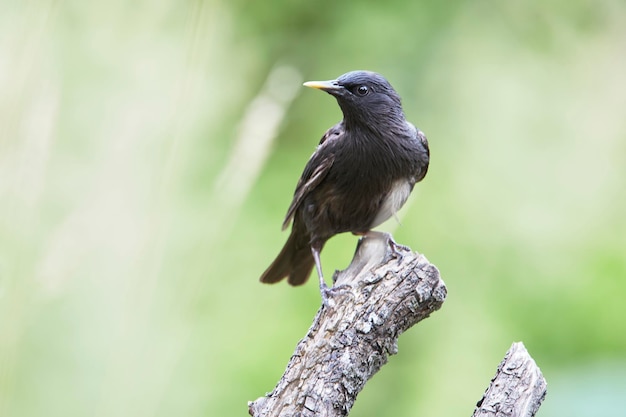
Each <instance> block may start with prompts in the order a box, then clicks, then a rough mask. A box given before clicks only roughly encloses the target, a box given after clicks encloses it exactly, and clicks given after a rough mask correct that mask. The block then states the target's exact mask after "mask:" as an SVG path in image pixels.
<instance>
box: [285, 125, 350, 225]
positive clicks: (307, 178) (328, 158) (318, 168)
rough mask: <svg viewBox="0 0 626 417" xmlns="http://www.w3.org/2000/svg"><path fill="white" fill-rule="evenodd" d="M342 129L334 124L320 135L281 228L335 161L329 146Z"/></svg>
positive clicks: (324, 176)
mask: <svg viewBox="0 0 626 417" xmlns="http://www.w3.org/2000/svg"><path fill="white" fill-rule="evenodd" d="M342 130H343V129H341V127H340V125H336V126H333V127H332V128H330V129H328V131H327V132H326V133H325V134H324V136H322V140H320V144H319V146H318V147H317V150H316V151H315V152H314V153H313V155H311V158H310V159H309V162H308V163H307V164H306V166H305V167H304V172H303V173H302V176H301V177H300V179H299V180H298V185H296V191H295V192H294V195H293V200H292V201H291V205H290V206H289V209H288V210H287V215H286V216H285V221H284V222H283V230H285V229H286V228H287V226H289V223H290V222H291V220H292V219H293V216H294V214H295V212H296V210H297V209H298V207H300V204H301V203H302V201H304V198H305V197H306V196H307V195H308V194H309V193H310V192H311V191H312V190H313V189H315V187H317V186H318V185H319V184H320V182H322V181H323V180H324V178H326V175H327V174H328V171H330V168H331V167H332V166H333V162H334V161H335V154H334V152H332V151H330V148H331V147H332V144H333V142H335V140H337V139H339V136H341V132H342Z"/></svg>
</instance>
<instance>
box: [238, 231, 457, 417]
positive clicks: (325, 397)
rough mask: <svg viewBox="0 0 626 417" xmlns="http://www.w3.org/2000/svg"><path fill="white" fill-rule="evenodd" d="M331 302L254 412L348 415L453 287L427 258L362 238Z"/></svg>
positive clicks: (262, 416) (263, 415) (257, 416)
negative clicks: (407, 335) (405, 336)
mask: <svg viewBox="0 0 626 417" xmlns="http://www.w3.org/2000/svg"><path fill="white" fill-rule="evenodd" d="M329 297H330V301H329V306H327V307H324V306H323V307H322V308H321V309H320V310H319V311H318V313H317V315H316V317H315V319H314V321H313V324H312V325H311V328H310V329H309V331H308V333H307V335H306V336H305V337H304V339H302V340H301V341H300V343H299V344H298V346H297V347H296V350H295V352H294V354H293V356H292V357H291V360H290V361H289V364H288V365H287V369H286V371H285V373H284V374H283V376H282V378H281V380H280V381H279V382H278V384H277V385H276V388H274V390H273V391H272V392H271V393H269V394H267V396H265V397H261V398H259V399H257V400H256V401H253V402H250V403H249V404H248V406H249V412H250V415H252V416H254V417H269V416H299V417H306V416H346V415H348V412H349V411H350V408H351V407H352V405H353V404H354V401H355V399H356V396H357V394H358V393H359V392H360V391H361V390H362V389H363V387H364V385H365V383H366V382H367V381H368V380H369V379H370V378H371V377H372V375H374V374H375V373H376V372H377V371H378V370H379V369H380V367H381V366H382V365H384V364H385V363H386V362H387V358H388V356H389V355H392V354H395V353H396V352H397V350H398V348H397V344H396V342H397V339H398V336H399V335H400V334H401V333H402V332H404V331H406V330H407V329H408V328H410V327H411V326H413V325H414V324H416V323H417V322H419V321H421V320H423V319H425V318H427V317H428V316H429V315H430V314H431V313H432V312H433V311H436V310H437V309H439V307H441V305H442V303H443V301H444V300H445V297H446V287H445V285H444V283H443V281H442V280H441V278H440V276H439V271H438V270H437V268H436V267H435V266H434V265H432V264H431V263H429V262H428V260H427V259H426V258H425V257H424V256H423V255H419V254H416V253H413V252H411V251H410V250H409V249H408V248H403V247H398V246H395V245H391V244H390V242H389V241H388V240H385V239H377V238H363V239H362V240H361V242H360V243H359V246H358V247H357V251H356V254H355V256H354V259H353V260H352V263H351V264H350V266H349V267H348V268H347V269H346V270H344V271H342V272H339V273H337V274H336V275H335V285H334V286H333V288H332V290H331V291H330V294H329Z"/></svg>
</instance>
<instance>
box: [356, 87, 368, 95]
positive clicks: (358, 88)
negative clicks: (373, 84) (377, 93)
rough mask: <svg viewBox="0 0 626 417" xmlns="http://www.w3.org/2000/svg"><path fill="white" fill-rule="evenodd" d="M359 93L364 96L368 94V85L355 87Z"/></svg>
mask: <svg viewBox="0 0 626 417" xmlns="http://www.w3.org/2000/svg"><path fill="white" fill-rule="evenodd" d="M355 91H356V93H357V95H359V96H361V97H363V96H364V95H366V94H367V93H369V91H370V90H369V89H368V88H367V86H366V85H360V86H358V87H357V88H356V89H355Z"/></svg>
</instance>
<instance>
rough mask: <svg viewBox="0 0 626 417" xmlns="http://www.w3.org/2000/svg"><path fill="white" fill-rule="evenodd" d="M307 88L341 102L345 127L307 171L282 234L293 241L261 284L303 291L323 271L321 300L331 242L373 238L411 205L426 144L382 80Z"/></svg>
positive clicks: (424, 165)
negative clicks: (346, 235)
mask: <svg viewBox="0 0 626 417" xmlns="http://www.w3.org/2000/svg"><path fill="white" fill-rule="evenodd" d="M304 85H305V86H306V87H311V88H316V89H320V90H322V91H326V92H327V93H329V94H331V95H332V96H334V97H335V98H336V99H337V102H338V103H339V107H341V110H342V112H343V120H342V121H341V122H339V123H337V124H336V125H335V126H333V127H331V128H330V129H329V130H328V131H327V132H326V133H325V134H324V136H323V137H322V140H321V141H320V143H319V146H318V147H317V149H316V150H315V152H314V153H313V155H312V156H311V159H309V162H308V163H307V164H306V166H305V167H304V172H303V173H302V176H301V177H300V180H299V181H298V185H297V186H296V191H295V193H294V197H293V201H292V202H291V205H290V206H289V209H288V210H287V216H286V217H285V221H284V222H283V230H284V229H285V228H287V226H289V223H290V222H291V221H293V225H292V228H291V234H290V235H289V238H288V239H287V242H286V243H285V245H284V247H283V249H282V250H281V251H280V253H279V254H278V256H277V257H276V259H275V260H274V262H272V264H271V265H270V266H269V267H268V268H267V270H266V271H265V272H264V273H263V275H262V276H261V282H265V283H275V282H278V281H280V280H282V279H283V278H287V282H289V284H291V285H301V284H304V283H305V282H306V281H307V279H308V278H309V276H310V274H311V271H312V269H313V266H314V265H315V266H316V267H317V272H318V276H319V279H320V290H321V292H322V298H323V300H324V301H326V292H327V290H328V288H327V287H326V284H325V282H324V278H323V275H322V266H321V263H320V258H319V255H320V251H321V250H322V248H323V246H324V244H325V243H326V241H327V240H328V239H330V238H331V237H332V236H334V235H336V234H338V233H343V232H352V233H354V234H357V235H367V234H371V233H377V232H371V229H372V228H374V227H376V226H378V225H379V224H381V223H383V222H384V221H385V220H387V219H388V218H389V217H391V216H393V215H394V214H395V213H396V212H397V211H398V210H399V209H400V207H402V205H403V204H404V203H405V201H406V200H407V198H408V197H409V194H410V193H411V191H412V190H413V186H414V185H415V183H417V182H419V181H420V180H422V178H424V176H425V175H426V171H427V170H428V162H429V149H428V142H427V140H426V136H424V134H423V133H422V132H421V131H419V130H418V129H416V128H415V126H413V125H412V124H411V123H409V122H407V121H406V119H405V118H404V112H403V111H402V105H401V103H400V97H399V96H398V94H397V93H396V91H395V90H394V89H393V87H392V86H391V85H390V84H389V82H387V80H386V79H385V78H383V77H382V76H381V75H379V74H376V73H374V72H369V71H353V72H349V73H347V74H344V75H342V76H340V77H339V78H337V79H336V80H332V81H310V82H306V83H304Z"/></svg>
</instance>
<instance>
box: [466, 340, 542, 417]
mask: <svg viewBox="0 0 626 417" xmlns="http://www.w3.org/2000/svg"><path fill="white" fill-rule="evenodd" d="M546 387H547V384H546V380H545V379H544V378H543V375H542V374H541V371H540V370H539V368H538V367H537V364H536V363H535V361H534V360H533V358H531V357H530V355H529V354H528V351H527V350H526V348H525V347H524V344H523V343H521V342H518V343H513V346H511V348H510V349H509V350H508V352H507V353H506V356H505V357H504V360H503V361H502V363H500V366H498V370H497V372H496V376H495V377H494V378H493V379H492V380H491V384H490V385H489V388H487V391H485V395H483V398H482V399H481V400H480V401H479V402H478V404H476V410H475V411H474V414H473V417H532V416H534V415H535V413H536V412H537V410H538V409H539V406H540V405H541V402H542V401H543V399H544V398H545V396H546Z"/></svg>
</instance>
